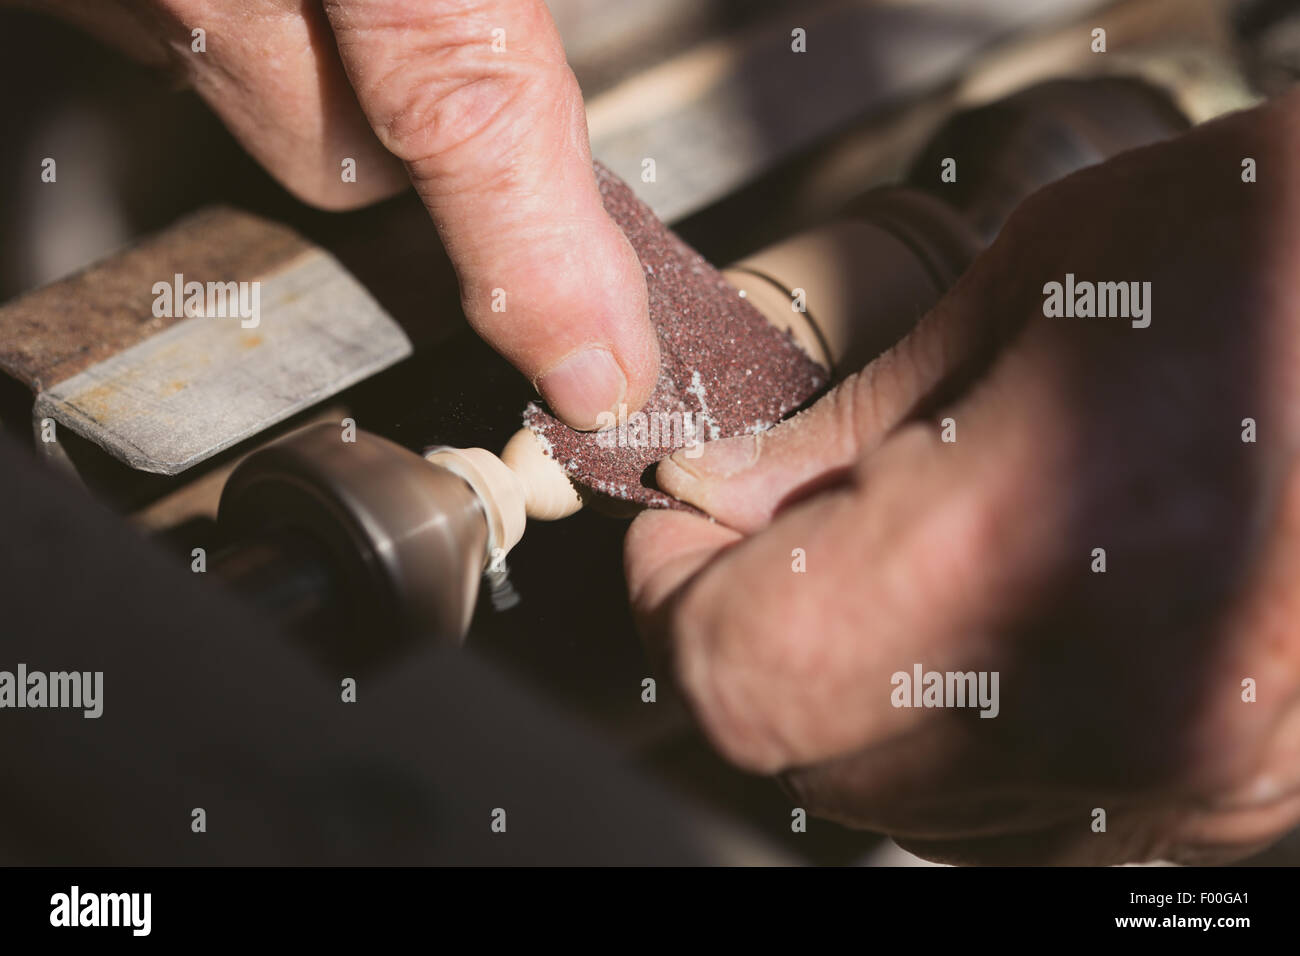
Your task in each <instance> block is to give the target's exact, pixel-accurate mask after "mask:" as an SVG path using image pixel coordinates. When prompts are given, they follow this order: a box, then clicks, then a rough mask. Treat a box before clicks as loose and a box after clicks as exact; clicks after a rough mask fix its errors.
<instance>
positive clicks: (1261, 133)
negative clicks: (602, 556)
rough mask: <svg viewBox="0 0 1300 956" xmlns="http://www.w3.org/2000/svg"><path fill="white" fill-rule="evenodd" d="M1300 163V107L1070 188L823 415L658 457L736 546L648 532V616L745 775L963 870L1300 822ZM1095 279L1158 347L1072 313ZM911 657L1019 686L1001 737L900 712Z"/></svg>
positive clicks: (1098, 858) (931, 667) (642, 599)
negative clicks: (1138, 295)
mask: <svg viewBox="0 0 1300 956" xmlns="http://www.w3.org/2000/svg"><path fill="white" fill-rule="evenodd" d="M1298 153H1300V95H1292V96H1290V97H1288V98H1285V99H1283V100H1279V101H1277V102H1274V103H1272V104H1268V105H1266V106H1265V107H1263V108H1260V109H1257V110H1254V111H1251V112H1248V113H1243V114H1238V115H1235V116H1232V117H1229V118H1226V119H1224V120H1222V121H1219V122H1216V123H1212V124H1209V125H1206V126H1204V127H1202V128H1200V129H1198V130H1195V131H1193V132H1192V133H1190V134H1189V135H1187V136H1185V137H1182V138H1180V139H1178V140H1175V141H1171V142H1169V143H1166V144H1161V145H1157V146H1152V147H1149V148H1146V149H1142V150H1139V151H1136V152H1133V153H1129V154H1126V155H1123V156H1121V157H1118V158H1116V159H1114V160H1112V161H1110V162H1108V163H1106V164H1104V165H1102V166H1098V167H1094V168H1092V169H1089V170H1085V171H1083V172H1081V173H1079V174H1077V175H1075V176H1072V177H1070V178H1069V179H1067V180H1065V181H1063V182H1061V183H1059V184H1056V185H1054V186H1052V187H1050V188H1048V189H1046V190H1044V191H1042V192H1040V193H1039V194H1037V195H1036V196H1034V197H1032V198H1031V199H1030V200H1029V201H1028V202H1026V203H1025V204H1024V205H1023V206H1022V207H1021V209H1020V210H1019V211H1018V212H1017V213H1016V215H1015V216H1014V217H1013V218H1012V220H1011V222H1010V223H1008V225H1007V227H1006V228H1005V230H1004V231H1003V233H1002V235H1001V237H1000V238H999V239H998V241H997V242H996V244H995V245H994V246H993V248H992V249H990V250H989V251H988V252H987V253H986V254H985V255H983V256H982V257H981V258H980V259H979V260H978V261H977V262H976V263H975V264H974V265H973V266H972V268H971V269H970V270H969V272H968V273H967V275H966V276H965V277H964V278H963V279H962V281H961V282H960V283H959V284H958V286H957V287H956V288H955V289H954V290H953V291H952V292H951V293H950V294H949V295H948V296H947V297H946V298H945V299H944V300H943V301H942V302H941V303H940V305H939V306H937V307H936V308H935V309H934V310H933V311H932V312H931V313H930V314H929V315H927V316H926V317H925V319H924V320H923V321H922V322H921V323H920V324H919V325H918V326H917V328H916V329H915V330H914V331H913V332H912V333H911V334H910V335H908V336H907V337H906V338H905V339H904V340H903V341H901V342H900V343H899V344H898V345H897V346H896V347H895V348H894V349H892V350H891V351H889V352H888V353H886V354H885V355H883V356H881V357H880V358H879V359H877V360H876V361H875V362H873V363H871V364H870V365H869V366H868V367H867V368H866V369H864V370H863V371H862V372H861V373H859V374H858V375H856V376H853V377H852V378H850V379H848V380H846V381H845V382H844V383H843V384H841V385H840V386H839V387H838V388H837V389H836V390H835V391H834V392H832V393H831V394H829V395H827V396H826V397H825V398H823V399H822V400H821V401H820V402H818V403H817V404H816V405H815V406H814V407H813V408H811V409H810V410H809V411H807V412H805V413H803V414H801V415H799V416H797V417H796V418H794V419H792V420H791V421H789V422H787V423H784V424H782V425H779V426H778V427H776V428H775V429H773V430H771V431H770V432H768V433H766V434H763V435H762V436H759V437H758V438H757V439H755V438H752V437H741V438H734V439H729V440H726V441H722V442H716V443H711V444H709V445H706V446H705V454H703V455H702V456H701V457H698V458H695V459H688V458H686V457H685V456H682V455H674V456H673V457H672V458H670V459H667V460H665V461H664V462H662V463H661V464H660V466H659V469H658V482H659V484H660V486H661V487H662V488H664V489H665V490H667V491H669V492H670V493H672V494H674V495H676V496H678V497H679V498H681V499H682V500H685V501H688V502H690V503H692V504H695V505H696V506H698V507H700V508H701V509H703V510H704V511H706V512H708V513H709V514H711V515H713V516H714V517H715V518H716V519H717V522H718V523H711V522H709V521H707V520H704V519H702V518H700V517H697V516H694V515H690V514H686V513H677V512H662V511H661V512H646V513H644V514H642V515H641V516H640V517H638V518H637V520H636V521H635V522H634V523H633V525H632V527H631V529H630V531H629V534H628V538H627V543H626V570H627V576H628V582H629V590H630V594H631V598H632V601H633V605H634V607H635V609H636V610H637V612H638V615H639V617H640V619H641V621H642V624H643V629H644V631H645V632H646V635H647V637H648V639H649V640H650V641H651V643H652V647H653V648H654V649H656V650H658V651H660V652H662V654H663V656H664V658H665V660H666V661H667V662H668V664H669V666H670V667H671V668H672V670H673V672H674V673H675V675H676V677H677V679H678V682H679V684H680V686H681V688H682V691H683V693H684V695H685V697H686V700H687V702H688V703H689V705H690V706H691V708H692V709H693V711H694V713H695V715H696V717H697V718H698V720H699V722H700V724H701V725H702V727H703V729H704V731H705V732H706V734H707V735H708V736H709V737H710V738H711V740H712V741H713V743H714V744H715V745H716V746H717V747H718V748H719V749H720V750H721V751H722V753H723V754H724V755H726V756H727V757H729V758H730V759H732V760H733V761H735V762H736V763H738V764H740V765H741V766H743V767H745V768H748V769H750V770H753V771H757V772H763V773H779V774H781V775H782V779H783V782H784V783H785V784H786V786H787V788H788V789H789V790H790V791H791V793H792V794H793V797H794V799H795V801H796V802H797V804H798V805H800V806H803V807H804V808H806V809H807V810H808V811H809V812H810V813H817V814H820V815H823V816H826V817H829V818H831V819H834V820H837V821H841V822H844V823H847V824H850V825H854V826H860V827H865V828H870V829H875V830H880V831H884V832H888V833H890V834H892V835H894V836H895V837H896V839H898V840H899V842H900V843H902V844H903V845H904V846H905V847H907V848H908V849H911V850H913V851H915V852H917V853H919V854H920V855H922V856H926V857H930V858H935V859H940V860H948V861H953V862H995V863H1009V862H1107V863H1109V862H1120V861H1136V860H1146V859H1157V858H1163V859H1175V860H1182V861H1208V860H1218V859H1224V858H1231V857H1234V856H1239V855H1242V854H1245V853H1247V852H1250V851H1251V850H1253V849H1256V848H1259V847H1261V846H1262V845H1266V844H1268V843H1270V842H1272V841H1273V840H1275V839H1276V838H1277V837H1278V836H1280V835H1281V834H1283V833H1284V832H1286V830H1288V829H1289V828H1291V827H1293V826H1295V825H1296V823H1297V822H1300V624H1297V623H1296V622H1297V621H1300V591H1297V589H1296V588H1295V585H1294V582H1295V581H1296V580H1297V575H1298V574H1300V471H1298V470H1297V464H1296V449H1297V443H1298V440H1300V382H1298V381H1297V375H1296V374H1295V369H1296V367H1297V365H1296V363H1297V356H1300V285H1298V284H1297V283H1296V281H1295V280H1294V278H1293V277H1294V275H1295V271H1296V269H1297V267H1298V266H1300V176H1298V175H1297V174H1296V172H1295V161H1294V157H1295V156H1296V155H1297V154H1298ZM1245 158H1251V159H1253V160H1254V161H1255V162H1256V163H1257V167H1258V171H1259V172H1258V176H1259V181H1258V182H1255V183H1247V182H1243V179H1242V168H1243V166H1242V164H1243V160H1244V159H1245ZM1067 273H1069V274H1073V275H1074V276H1076V277H1077V279H1078V280H1079V281H1081V282H1082V281H1089V280H1090V281H1094V282H1104V281H1116V282H1118V281H1124V282H1132V281H1139V282H1150V283H1151V287H1150V288H1151V292H1150V296H1149V298H1147V300H1146V306H1148V307H1149V312H1148V316H1147V317H1148V318H1149V319H1150V324H1149V325H1148V326H1146V327H1140V326H1141V324H1142V320H1139V319H1138V318H1137V317H1136V316H1135V317H1134V318H1133V320H1132V321H1130V320H1129V319H1128V318H1083V317H1074V318H1065V317H1047V316H1045V315H1044V304H1045V299H1046V296H1045V294H1044V289H1045V286H1046V284H1047V283H1050V282H1061V283H1063V282H1064V280H1065V277H1066V275H1067ZM1135 323H1136V325H1135ZM1248 418H1249V419H1252V420H1253V421H1254V423H1255V427H1256V428H1257V441H1255V442H1253V443H1248V442H1246V441H1244V440H1243V435H1245V434H1247V432H1248V427H1247V425H1246V424H1245V423H1244V421H1243V420H1244V419H1248ZM945 430H946V431H947V434H948V436H949V437H955V439H956V440H955V441H953V442H946V441H944V440H943V437H944V433H945ZM1098 548H1100V549H1104V560H1105V565H1104V567H1105V570H1104V572H1100V571H1098V570H1097V568H1098V567H1099V565H1098V552H1097V551H1095V549H1098ZM801 554H802V555H803V556H804V557H803V560H804V561H805V562H806V565H805V566H806V572H804V573H798V571H797V570H796V569H797V567H798V561H799V555H801ZM917 664H919V665H921V666H922V669H923V671H924V672H931V671H934V672H940V673H946V672H963V673H964V672H972V671H974V672H986V673H989V674H991V673H992V672H997V673H998V675H999V678H1000V679H999V684H998V688H999V694H998V698H999V699H998V702H997V716H996V717H993V718H992V719H981V717H980V716H979V709H978V708H970V707H967V708H938V709H930V708H927V707H924V706H922V707H914V706H907V707H904V706H895V704H896V703H899V702H900V697H899V696H898V692H899V690H900V688H901V687H902V683H901V682H900V681H897V680H896V678H895V675H897V674H899V673H900V672H901V673H903V674H906V675H908V676H909V677H910V676H911V675H912V673H913V669H914V666H915V665H917ZM1248 680H1249V681H1253V687H1254V702H1248V701H1247V698H1248V697H1251V696H1252V695H1251V694H1250V692H1249V691H1250V687H1251V685H1249V684H1246V683H1244V682H1246V681H1248ZM908 700H909V701H911V702H914V699H913V698H908ZM985 709H986V710H989V711H990V713H991V712H992V708H991V707H990V708H985ZM1099 809H1100V810H1103V811H1104V812H1105V830H1104V832H1100V831H1099V830H1098V829H1097V821H1098V819H1099V818H1098V816H1097V813H1096V811H1097V810H1099Z"/></svg>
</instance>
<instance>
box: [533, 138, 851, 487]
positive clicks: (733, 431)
mask: <svg viewBox="0 0 1300 956" xmlns="http://www.w3.org/2000/svg"><path fill="white" fill-rule="evenodd" d="M596 178H597V180H598V182H599V184H600V193H601V197H602V198H603V199H604V202H605V208H606V210H608V212H609V214H610V216H611V217H612V218H613V219H614V221H615V222H616V223H618V225H619V226H620V227H621V228H622V230H623V232H624V233H626V234H627V237H628V239H629V240H630V241H631V243H632V247H633V248H634V249H635V250H636V253H637V256H638V257H639V258H640V259H641V265H642V267H643V269H644V270H645V278H646V290H647V292H648V293H649V305H650V319H651V321H652V322H653V323H654V326H655V329H656V330H657V332H658V334H659V349H660V355H661V359H662V366H661V368H660V372H659V381H658V382H657V383H656V385H655V388H654V391H653V392H652V393H651V395H650V399H649V400H648V401H647V402H646V404H645V407H644V408H643V409H642V412H643V414H644V416H645V417H644V418H641V419H636V418H635V417H629V419H628V422H629V425H627V426H625V427H623V428H620V429H617V430H616V431H615V432H611V433H607V434H606V435H605V436H604V438H601V437H600V436H599V434H598V433H596V432H580V431H575V430H574V429H572V428H569V427H568V426H567V425H565V424H564V423H563V422H561V421H559V420H558V419H557V418H555V417H553V416H552V415H551V414H550V413H549V412H547V411H546V409H545V408H544V407H542V406H541V405H540V404H539V403H537V402H533V403H530V404H529V405H528V407H527V408H526V409H525V410H524V423H525V424H526V425H527V426H528V427H529V428H531V429H532V430H533V432H534V433H535V434H536V435H537V436H538V437H539V439H540V440H541V443H542V447H543V448H544V449H545V450H546V452H547V453H548V454H549V455H550V456H551V457H552V458H554V459H556V460H557V461H558V462H559V463H560V464H561V465H562V466H563V467H564V470H565V471H566V472H567V473H568V475H569V477H570V478H571V479H572V480H573V481H574V482H575V483H576V484H577V485H578V486H579V487H581V488H585V489H587V490H589V491H595V492H597V493H599V494H600V495H604V496H608V497H611V498H616V499H621V500H623V501H627V502H632V503H634V504H637V505H644V506H648V507H652V508H681V509H686V507H687V506H686V505H683V504H682V503H681V502H679V501H677V500H676V499H675V498H673V497H671V496H670V495H666V494H664V493H663V492H661V491H659V490H658V489H657V488H654V487H653V486H652V485H650V484H647V482H653V472H652V471H651V472H647V469H648V468H649V467H650V466H651V465H653V464H654V463H656V462H657V461H659V460H660V459H662V458H665V457H667V456H668V455H670V454H672V453H673V452H674V451H677V450H678V449H679V448H682V447H685V445H686V444H687V443H688V442H689V441H690V440H691V439H692V437H693V436H692V435H691V434H689V433H688V432H689V431H692V430H693V431H694V432H695V435H696V436H698V439H699V440H703V441H715V440H717V439H720V438H730V437H733V436H736V435H742V434H745V433H747V432H748V433H756V432H760V431H763V430H765V429H767V428H770V427H771V426H772V425H774V424H775V423H776V422H778V421H780V420H781V419H782V418H783V417H784V416H785V415H787V414H788V413H789V412H791V411H793V410H794V409H796V408H798V407H799V406H800V405H802V404H803V403H804V402H806V401H807V400H808V399H809V398H810V397H811V396H812V395H814V394H815V393H816V392H817V391H818V390H819V389H820V388H821V387H822V386H823V385H824V384H825V383H826V370H825V369H823V368H822V367H821V366H820V365H818V364H817V363H816V362H814V361H813V360H812V359H811V358H809V357H808V355H807V354H806V353H805V352H804V351H803V350H802V349H801V348H799V346H798V345H796V344H795V342H794V340H793V339H792V338H791V337H790V335H789V334H788V333H786V332H783V331H781V330H779V329H776V328H774V327H773V326H772V325H770V324H769V323H768V322H767V320H766V319H764V318H763V316H762V315H761V314H760V313H759V312H758V310H757V309H755V308H754V307H753V306H752V305H750V304H749V303H748V302H747V301H745V299H744V298H743V297H742V296H741V295H740V293H739V292H738V291H737V290H736V288H735V287H734V286H732V285H731V284H730V283H728V282H727V280H726V279H724V278H723V277H722V274H721V273H720V272H718V270H717V269H715V268H713V267H712V266H711V265H709V263H708V262H707V261H705V259H704V257H703V256H701V255H700V254H699V253H697V252H695V250H693V249H691V248H690V247H689V246H688V245H686V243H685V242H683V241H682V240H681V239H680V238H678V237H677V236H676V235H675V234H674V233H673V232H672V231H670V230H669V229H668V227H667V226H665V225H664V224H663V223H662V222H660V221H659V219H658V218H657V217H656V216H655V214H654V213H653V212H651V210H650V208H649V207H648V206H646V205H645V204H644V203H642V202H641V201H640V200H638V199H637V198H636V196H635V195H634V194H633V193H632V190H631V189H630V188H629V187H628V186H627V184H626V183H624V182H623V181H622V180H621V179H619V178H618V177H617V176H615V175H614V174H613V173H611V172H610V171H609V170H608V169H606V168H605V167H604V166H602V165H600V164H599V163H597V164H596ZM647 423H648V424H649V425H657V424H659V423H662V424H663V425H664V427H662V428H649V427H646V426H647ZM670 425H671V427H670ZM638 426H639V427H638ZM683 426H685V427H683ZM688 510H693V509H688Z"/></svg>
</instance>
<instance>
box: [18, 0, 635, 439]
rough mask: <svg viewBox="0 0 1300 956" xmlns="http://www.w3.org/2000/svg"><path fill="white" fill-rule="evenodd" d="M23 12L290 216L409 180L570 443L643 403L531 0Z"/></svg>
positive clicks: (559, 52) (166, 2) (566, 104)
mask: <svg viewBox="0 0 1300 956" xmlns="http://www.w3.org/2000/svg"><path fill="white" fill-rule="evenodd" d="M0 2H3V0H0ZM29 2H30V0H29ZM33 5H34V6H36V7H37V8H41V9H48V10H52V11H53V12H55V13H58V14H60V15H61V16H63V17H65V18H66V19H69V20H71V21H73V22H76V23H78V24H80V25H81V26H83V27H85V28H87V29H89V30H90V31H92V32H94V33H96V34H97V35H99V36H101V37H103V38H105V39H106V40H108V41H110V42H112V43H113V44H114V45H116V46H117V47H119V48H121V49H122V50H123V51H125V52H127V53H128V54H130V55H132V56H135V57H136V58H138V59H141V60H143V61H145V62H147V63H150V64H153V65H155V66H159V67H162V68H166V69H170V70H172V71H173V72H175V73H177V74H179V76H180V77H181V78H182V79H183V80H184V81H186V82H188V83H190V84H191V85H193V87H194V88H195V89H196V90H197V91H198V92H199V94H200V95H201V96H202V97H203V98H204V100H206V101H207V103H208V104H209V105H210V106H211V107H212V108H213V109H214V110H215V111H216V112H217V114H218V115H219V116H220V117H221V118H222V120H223V121H224V122H225V123H226V125H227V126H228V127H229V128H230V130H231V132H232V133H234V135H235V136H236V137H237V138H238V139H239V141H240V142H241V143H242V144H243V146H244V148H246V149H247V150H248V151H249V152H250V153H251V154H252V155H253V156H254V157H255V158H256V159H257V160H258V161H259V162H260V163H261V164H262V165H263V166H264V167H265V168H266V169H267V170H268V171H269V172H270V173H271V174H272V175H273V176H275V177H276V178H277V179H278V180H279V181H280V182H281V183H282V184H283V185H284V186H285V188H286V189H288V190H289V191H290V192H292V193H294V194H295V195H297V196H298V197H299V198H300V199H302V200H304V201H306V202H308V203H311V204H313V205H316V206H320V207H323V208H326V209H352V208H357V207H360V206H364V205H366V204H368V203H372V202H375V201H376V200H379V199H383V198H385V197H388V196H391V195H394V194H395V193H397V192H399V191H401V190H403V189H406V188H408V187H409V186H410V185H411V184H412V183H414V185H415V188H416V190H417V192H418V193H419V195H420V198H421V199H422V200H423V201H424V204H425V206H426V208H427V209H428V210H429V214H430V216H431V217H432V218H433V222H434V224H435V225H436V226H437V229H438V232H439V235H440V236H441V238H442V240H443V244H444V245H445V247H446V249H447V252H448V254H449V255H450V257H451V260H452V263H453V264H454V265H455V267H456V271H457V274H458V275H459V277H460V284H461V297H462V301H463V304H464V307H465V313H466V316H467V317H468V319H469V321H470V324H471V325H473V326H474V328H475V329H476V330H477V331H478V332H479V334H480V335H482V336H483V337H484V338H485V339H486V340H487V341H488V343H489V344H491V345H492V346H493V347H494V348H495V349H496V350H497V351H499V352H500V353H501V354H502V355H504V356H505V357H506V358H507V359H509V360H510V361H511V362H512V363H514V365H515V366H516V367H518V368H519V369H520V371H522V372H523V373H524V374H525V375H526V376H527V377H528V378H529V380H530V381H532V382H533V383H534V384H535V385H536V386H537V387H538V388H539V390H540V391H541V393H542V395H543V396H544V397H545V398H546V399H547V402H548V403H549V404H550V405H551V407H552V409H553V410H554V411H555V413H556V414H557V415H558V416H559V417H561V418H562V419H564V420H565V421H566V422H568V423H569V424H570V425H572V426H573V427H575V428H593V427H595V424H596V421H597V418H598V415H599V413H600V412H602V411H607V410H616V409H617V407H618V404H619V403H620V402H623V403H626V404H627V405H628V406H629V408H630V409H636V408H639V407H640V406H641V404H642V403H643V402H644V401H645V400H646V398H647V397H649V394H650V391H651V389H652V388H653V387H654V383H655V380H656V378H657V376H658V367H659V352H658V343H657V340H656V338H655V335H654V330H653V328H652V326H651V325H650V319H649V316H648V314H647V311H646V291H645V279H644V276H643V275H642V273H641V268H640V264H639V263H638V261H637V258H636V254H635V253H634V252H633V251H632V247H631V245H630V244H629V243H628V242H627V240H626V238H624V236H623V234H622V232H620V231H619V229H618V227H617V226H615V225H614V223H613V222H612V221H611V220H610V218H609V217H608V216H607V215H606V214H605V211H604V208H603V206H602V205H601V201H600V194H599V192H598V190H597V188H596V180H595V175H594V173H593V171H592V166H591V152H590V146H589V144H588V139H587V122H586V115H585V113H584V111H583V106H582V93H581V91H580V90H579V88H578V84H577V81H576V79H575V78H574V76H573V72H572V71H571V70H570V69H569V66H568V64H567V62H566V61H565V58H564V49H563V47H562V45H561V43H560V37H559V33H558V32H557V31H556V29H555V24H554V22H553V21H552V19H551V15H550V12H549V11H548V10H547V8H546V4H545V3H544V2H543V0H325V2H324V3H323V4H322V3H321V2H319V0H242V2H233V3H232V2H218V0H107V2H104V0H96V2H94V3H87V2H85V0H35V2H34V3H33ZM195 28H201V29H203V30H204V31H205V33H206V37H205V40H206V48H207V49H206V52H202V53H197V52H194V50H193V49H192V42H193V41H192V37H191V33H192V30H193V29H195ZM497 30H502V31H504V34H502V35H500V39H501V40H503V41H504V49H503V50H495V49H494V48H493V43H494V39H496V37H494V31H497ZM345 157H350V158H352V159H355V160H356V182H354V183H345V182H343V181H342V177H341V175H340V173H341V163H342V160H343V159H344V158H345ZM494 289H503V290H505V292H506V298H505V302H504V304H505V310H504V311H494V310H493V302H494V300H493V290H494ZM579 355H581V356H586V358H587V360H586V361H582V362H579V363H578V365H576V366H574V367H572V369H571V374H565V373H563V372H560V373H557V371H556V370H557V368H558V367H559V366H560V365H561V363H563V362H564V361H565V360H566V359H568V358H570V357H573V356H579Z"/></svg>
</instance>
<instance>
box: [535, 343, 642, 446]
mask: <svg viewBox="0 0 1300 956" xmlns="http://www.w3.org/2000/svg"><path fill="white" fill-rule="evenodd" d="M536 384H537V390H538V391H539V392H541V393H542V397H543V398H545V399H546V404H547V405H549V406H551V411H552V412H554V413H555V415H556V416H557V417H558V418H561V419H563V420H564V421H565V422H566V423H567V424H568V425H569V426H570V427H572V428H583V429H591V428H596V427H597V426H598V425H599V424H600V422H599V416H600V413H601V412H613V411H614V409H615V408H616V407H617V406H618V404H619V402H621V401H623V398H624V396H625V395H626V394H627V377H626V376H625V375H624V374H623V370H622V369H621V368H619V366H618V362H616V361H614V356H613V355H612V354H610V352H609V350H608V349H604V348H598V347H597V348H586V349H583V350H582V351H580V352H574V353H573V354H572V355H570V356H569V357H568V358H566V359H565V360H564V361H563V362H561V363H560V364H559V365H557V366H555V368H553V369H551V370H550V371H549V372H547V373H546V374H545V375H543V376H541V378H539V379H538V380H537V383H536Z"/></svg>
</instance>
